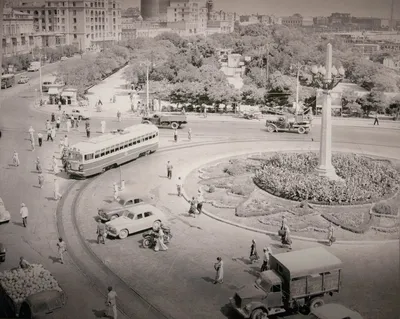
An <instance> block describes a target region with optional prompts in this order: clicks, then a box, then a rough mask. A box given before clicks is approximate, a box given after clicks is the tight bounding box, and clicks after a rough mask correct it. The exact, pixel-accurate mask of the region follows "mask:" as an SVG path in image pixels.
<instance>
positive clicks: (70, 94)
mask: <svg viewBox="0 0 400 319" xmlns="http://www.w3.org/2000/svg"><path fill="white" fill-rule="evenodd" d="M61 96H69V97H73V96H75V93H74V92H62V93H61Z"/></svg>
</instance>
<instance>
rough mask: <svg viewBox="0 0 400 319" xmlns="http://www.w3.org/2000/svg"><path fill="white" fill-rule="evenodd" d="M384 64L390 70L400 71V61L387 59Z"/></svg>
mask: <svg viewBox="0 0 400 319" xmlns="http://www.w3.org/2000/svg"><path fill="white" fill-rule="evenodd" d="M382 64H383V65H384V66H385V67H387V68H390V69H393V70H400V60H397V61H396V60H393V59H391V58H385V59H383V62H382Z"/></svg>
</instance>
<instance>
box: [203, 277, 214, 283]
mask: <svg viewBox="0 0 400 319" xmlns="http://www.w3.org/2000/svg"><path fill="white" fill-rule="evenodd" d="M201 279H203V280H204V281H205V282H209V283H212V284H213V283H214V279H212V278H211V277H201Z"/></svg>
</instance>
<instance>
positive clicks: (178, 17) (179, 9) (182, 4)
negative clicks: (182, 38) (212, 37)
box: [167, 0, 207, 35]
mask: <svg viewBox="0 0 400 319" xmlns="http://www.w3.org/2000/svg"><path fill="white" fill-rule="evenodd" d="M167 27H168V28H171V29H177V31H178V33H179V34H181V35H195V34H202V35H204V34H205V33H206V30H207V7H206V2H205V1H204V0H186V1H184V0H173V1H170V5H169V6H168V8H167Z"/></svg>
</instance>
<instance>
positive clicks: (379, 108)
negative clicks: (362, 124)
mask: <svg viewBox="0 0 400 319" xmlns="http://www.w3.org/2000/svg"><path fill="white" fill-rule="evenodd" d="M356 102H357V103H358V104H360V105H361V109H362V110H363V112H364V115H365V116H367V117H368V116H369V114H370V113H371V112H379V113H382V112H383V111H384V110H385V107H386V98H385V96H384V95H383V93H381V92H375V91H372V92H370V93H369V94H367V95H365V96H363V97H361V98H358V99H357V101H356Z"/></svg>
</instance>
